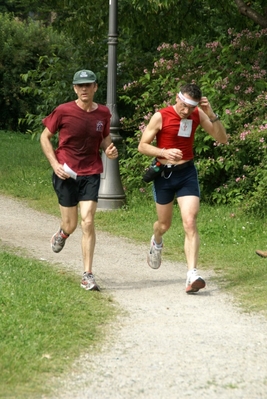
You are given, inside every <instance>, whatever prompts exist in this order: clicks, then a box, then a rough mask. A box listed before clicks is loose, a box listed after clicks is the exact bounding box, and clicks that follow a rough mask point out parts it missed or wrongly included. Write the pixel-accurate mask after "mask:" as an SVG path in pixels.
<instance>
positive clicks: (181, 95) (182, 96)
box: [178, 91, 198, 107]
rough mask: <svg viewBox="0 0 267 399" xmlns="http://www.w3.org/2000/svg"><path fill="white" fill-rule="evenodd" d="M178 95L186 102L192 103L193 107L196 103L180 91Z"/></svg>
mask: <svg viewBox="0 0 267 399" xmlns="http://www.w3.org/2000/svg"><path fill="white" fill-rule="evenodd" d="M178 97H179V98H180V100H182V101H183V102H184V103H186V104H190V105H194V106H195V107H196V106H197V105H198V102H197V101H193V100H190V98H187V97H185V96H184V95H183V93H181V92H180V91H179V93H178Z"/></svg>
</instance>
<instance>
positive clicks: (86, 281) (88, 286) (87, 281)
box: [81, 272, 100, 291]
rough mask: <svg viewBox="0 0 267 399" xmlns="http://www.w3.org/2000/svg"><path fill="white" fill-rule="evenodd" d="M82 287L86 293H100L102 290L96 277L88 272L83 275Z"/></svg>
mask: <svg viewBox="0 0 267 399" xmlns="http://www.w3.org/2000/svg"><path fill="white" fill-rule="evenodd" d="M81 287H82V288H84V289H85V290H86V291H100V288H99V287H98V285H97V284H96V282H95V278H94V275H93V274H92V273H88V272H84V273H83V277H82V281H81Z"/></svg>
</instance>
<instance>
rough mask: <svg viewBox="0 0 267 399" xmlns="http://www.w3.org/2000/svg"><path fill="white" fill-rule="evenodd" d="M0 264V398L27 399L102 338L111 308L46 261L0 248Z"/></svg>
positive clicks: (105, 300) (101, 298)
mask: <svg viewBox="0 0 267 399" xmlns="http://www.w3.org/2000/svg"><path fill="white" fill-rule="evenodd" d="M0 264H1V269H0V306H1V308H0V309H1V313H0V398H5V399H7V398H16V399H17V398H27V399H29V398H31V397H36V396H35V395H36V392H38V394H41V393H45V392H48V390H49V385H50V384H48V383H47V381H48V380H49V379H51V378H52V377H54V376H56V375H59V374H60V373H61V372H63V371H65V370H66V369H67V368H68V366H69V365H70V364H71V363H72V362H73V360H74V359H75V358H77V357H78V356H79V354H80V353H81V352H82V351H83V350H84V348H88V347H89V346H90V345H95V344H96V342H99V341H100V340H101V339H103V337H104V333H105V332H106V331H107V326H108V322H109V321H110V320H111V319H112V315H114V314H115V307H113V305H112V301H110V302H109V299H108V298H106V297H104V296H102V295H101V294H100V293H98V292H92V293H90V295H88V292H85V291H83V290H80V289H77V287H78V280H77V277H74V276H72V275H70V274H66V273H65V274H63V273H62V272H61V271H60V270H59V269H58V270H57V269H55V267H52V266H49V265H48V264H46V263H43V262H40V261H36V260H32V259H25V258H23V257H20V256H18V255H16V254H12V253H10V250H9V251H7V250H6V249H5V248H1V252H0ZM39 397H40V396H39Z"/></svg>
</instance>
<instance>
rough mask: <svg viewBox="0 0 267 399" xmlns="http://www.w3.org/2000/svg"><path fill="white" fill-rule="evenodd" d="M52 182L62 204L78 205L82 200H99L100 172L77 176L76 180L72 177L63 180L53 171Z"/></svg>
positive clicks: (67, 205) (68, 205)
mask: <svg viewBox="0 0 267 399" xmlns="http://www.w3.org/2000/svg"><path fill="white" fill-rule="evenodd" d="M52 183H53V187H54V190H55V192H56V194H57V197H58V202H59V204H60V205H62V206H66V207H72V206H76V205H77V204H78V203H79V202H80V201H95V202H97V201H98V191H99V186H100V175H99V174H97V175H90V176H77V179H76V180H74V179H72V178H71V177H70V178H69V179H66V180H62V179H60V178H59V177H58V176H57V175H56V174H55V173H54V172H53V174H52Z"/></svg>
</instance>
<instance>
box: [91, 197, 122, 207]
mask: <svg viewBox="0 0 267 399" xmlns="http://www.w3.org/2000/svg"><path fill="white" fill-rule="evenodd" d="M124 203H125V201H124V199H120V198H103V197H102V198H99V199H98V203H97V209H99V210H112V209H119V208H121V207H122V206H123V205H124Z"/></svg>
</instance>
